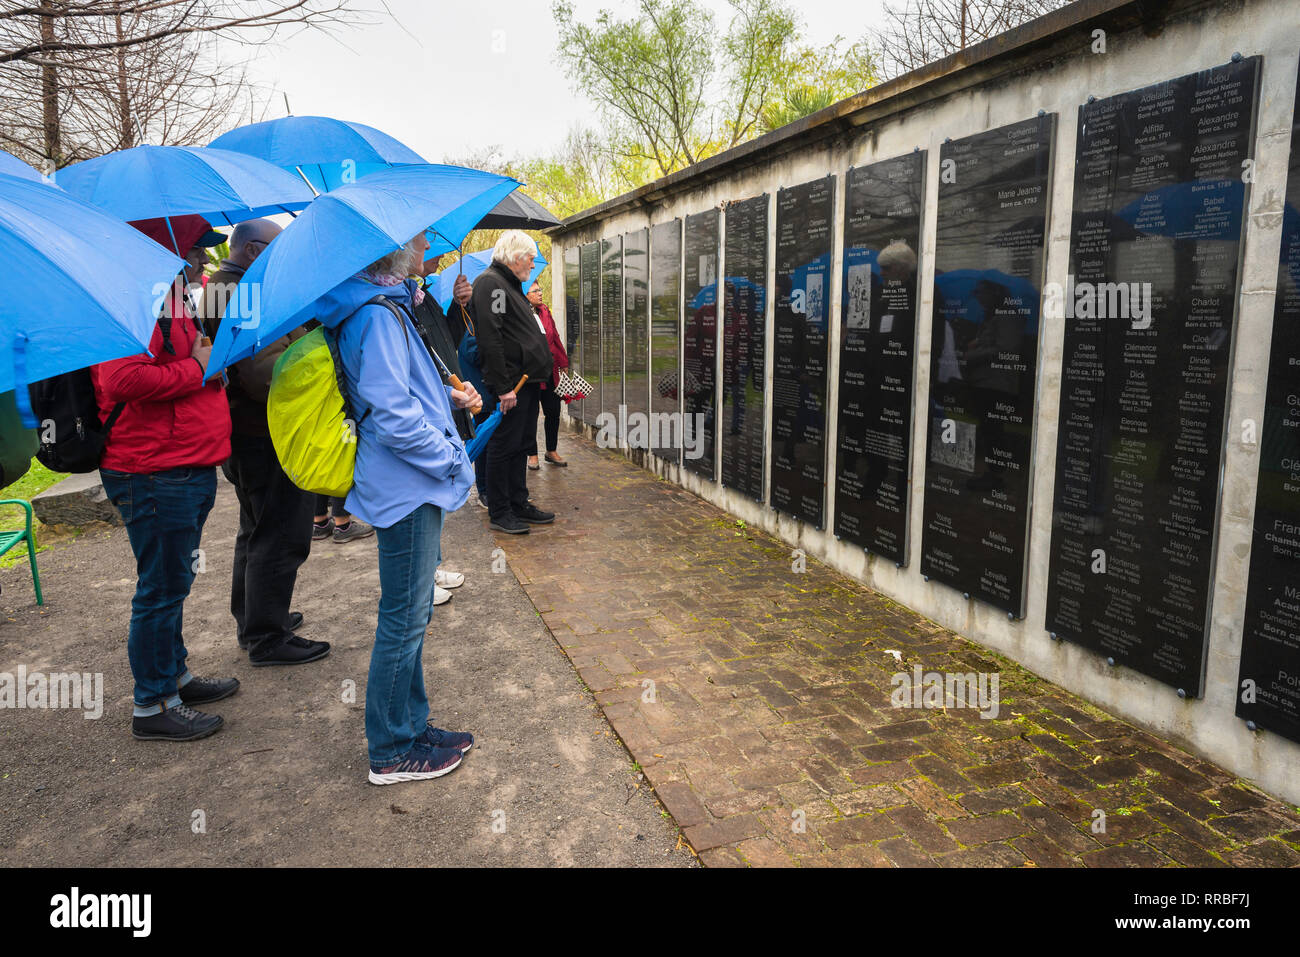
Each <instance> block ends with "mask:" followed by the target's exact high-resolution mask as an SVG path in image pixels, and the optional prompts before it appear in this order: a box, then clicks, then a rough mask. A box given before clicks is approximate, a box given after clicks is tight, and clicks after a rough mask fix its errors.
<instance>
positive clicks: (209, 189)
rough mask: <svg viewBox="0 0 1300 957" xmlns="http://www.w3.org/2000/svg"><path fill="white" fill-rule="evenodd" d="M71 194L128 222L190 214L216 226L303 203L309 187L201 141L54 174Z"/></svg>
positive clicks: (136, 151) (114, 156)
mask: <svg viewBox="0 0 1300 957" xmlns="http://www.w3.org/2000/svg"><path fill="white" fill-rule="evenodd" d="M59 185H60V186H61V187H63V189H64V190H66V191H67V192H68V193H70V194H71V195H73V196H75V197H77V198H78V199H80V200H83V201H85V202H87V203H91V204H92V205H95V206H99V207H100V208H102V209H105V210H107V211H108V212H110V213H112V214H113V215H115V216H117V217H119V218H121V219H125V220H138V219H157V218H160V217H166V216H183V215H185V214H188V213H193V214H196V215H199V216H202V217H203V218H204V219H206V220H207V221H208V222H210V223H212V224H214V225H226V226H233V225H234V224H235V223H239V222H243V221H244V220H246V219H257V218H259V217H261V216H270V215H272V214H274V213H287V212H292V211H294V210H299V209H302V208H304V207H305V206H306V205H307V204H308V203H310V202H311V201H312V198H313V196H312V191H311V190H310V189H308V188H307V185H306V184H305V183H303V182H302V180H300V179H298V177H296V176H294V175H293V174H292V173H286V172H285V171H284V170H282V169H278V168H277V167H275V166H272V165H271V164H270V163H267V162H264V161H262V160H259V159H257V158H256V157H252V156H246V155H244V154H243V153H232V152H230V151H228V150H214V149H208V148H207V147H204V146H136V147H133V148H131V149H129V150H119V151H118V152H116V153H109V154H108V155H107V156H98V157H96V158H95V159H90V160H85V161H84V162H81V163H74V164H73V165H71V166H69V167H67V168H66V169H62V170H60V171H59Z"/></svg>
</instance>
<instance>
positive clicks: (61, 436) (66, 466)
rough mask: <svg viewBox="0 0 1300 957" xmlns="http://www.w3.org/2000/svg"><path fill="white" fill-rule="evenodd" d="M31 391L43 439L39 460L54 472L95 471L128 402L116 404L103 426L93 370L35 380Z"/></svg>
mask: <svg viewBox="0 0 1300 957" xmlns="http://www.w3.org/2000/svg"><path fill="white" fill-rule="evenodd" d="M28 390H29V392H30V394H31V399H32V412H33V413H35V415H36V421H37V426H36V432H37V435H39V436H40V440H41V447H40V448H39V449H37V451H36V459H37V461H38V462H40V463H41V464H42V465H44V466H45V467H46V468H47V469H49V470H50V471H52V472H93V471H95V469H97V468H99V460H100V457H101V456H102V455H103V454H104V446H105V445H107V444H108V433H109V431H110V430H111V429H112V428H113V423H115V422H116V421H117V418H118V416H120V415H121V414H122V410H123V409H124V408H126V403H124V402H119V403H118V404H117V405H116V406H114V407H113V411H112V412H111V413H110V414H109V416H108V420H107V421H106V422H104V423H103V424H102V425H101V424H100V416H99V413H100V409H99V403H98V402H97V401H96V399H95V386H94V383H93V382H91V379H90V370H89V369H76V370H74V371H72V372H65V373H63V374H62V375H56V376H53V377H52V378H49V379H42V380H41V381H40V382H33V383H32V384H31V385H30V386H28Z"/></svg>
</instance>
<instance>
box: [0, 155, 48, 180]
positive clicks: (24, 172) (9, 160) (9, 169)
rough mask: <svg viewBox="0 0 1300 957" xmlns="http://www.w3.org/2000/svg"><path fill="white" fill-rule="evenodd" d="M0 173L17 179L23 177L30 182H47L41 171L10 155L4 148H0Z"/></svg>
mask: <svg viewBox="0 0 1300 957" xmlns="http://www.w3.org/2000/svg"><path fill="white" fill-rule="evenodd" d="M0 174H3V175H5V176H13V177H16V178H17V179H25V180H28V181H30V182H40V183H44V182H48V181H47V180H46V179H45V177H44V176H42V175H41V171H40V170H38V169H36V168H35V167H33V166H28V165H27V164H26V163H24V162H23V161H22V160H20V159H19V158H18V157H17V156H12V155H10V154H9V153H6V152H5V151H4V150H0Z"/></svg>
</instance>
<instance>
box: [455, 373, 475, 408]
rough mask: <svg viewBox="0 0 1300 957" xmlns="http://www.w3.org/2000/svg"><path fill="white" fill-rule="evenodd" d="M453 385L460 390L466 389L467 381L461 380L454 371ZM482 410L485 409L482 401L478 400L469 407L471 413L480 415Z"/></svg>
mask: <svg viewBox="0 0 1300 957" xmlns="http://www.w3.org/2000/svg"><path fill="white" fill-rule="evenodd" d="M451 387H452V388H453V389H456V390H457V391H459V392H464V391H465V383H463V382H461V381H460V377H459V376H457V375H456V374H455V373H454V372H453V373H452V374H451ZM482 411H483V403H482V402H476V403H475V404H474V405H472V406H470V408H469V414H470V415H478V414H479V413H480V412H482Z"/></svg>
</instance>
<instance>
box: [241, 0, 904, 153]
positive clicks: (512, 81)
mask: <svg viewBox="0 0 1300 957" xmlns="http://www.w3.org/2000/svg"><path fill="white" fill-rule="evenodd" d="M883 2H884V0H857V2H854V3H845V2H844V0H796V3H795V6H796V7H797V8H798V9H799V11H800V12H801V13H802V15H803V18H804V22H805V34H804V35H805V36H806V38H807V39H808V40H809V41H811V42H813V43H815V44H817V45H819V46H820V45H821V44H823V43H828V42H830V41H831V40H832V39H834V37H835V36H836V35H837V34H839V35H842V36H844V37H846V38H849V39H852V38H855V37H858V36H860V35H861V34H862V33H863V32H865V31H866V30H867V29H868V27H870V26H873V25H874V24H875V23H876V22H878V18H879V11H880V7H881V6H882V4H883ZM705 3H707V5H708V6H710V7H712V8H713V10H714V12H715V16H716V17H717V22H718V26H719V31H720V32H721V31H722V30H725V27H726V24H727V23H728V22H729V19H730V17H729V9H730V8H729V7H728V5H727V2H726V0H705ZM389 6H390V8H391V9H392V11H393V13H394V14H395V15H396V16H397V18H398V19H399V20H400V22H401V26H397V25H395V24H393V23H392V22H391V21H389V22H385V23H384V24H382V25H379V26H373V27H359V28H356V29H349V30H348V31H346V32H341V31H340V32H338V33H336V34H335V35H333V36H328V35H322V34H320V33H318V32H314V31H313V32H306V33H303V34H300V35H298V36H296V37H294V38H293V39H291V40H289V41H288V42H286V43H285V44H284V45H282V46H281V47H280V48H278V49H276V50H274V51H268V53H267V55H264V56H263V57H262V58H261V60H260V62H258V63H257V64H255V65H254V67H253V73H254V76H255V78H256V79H257V80H258V81H259V82H260V83H262V84H263V85H265V86H266V87H267V88H268V89H274V90H275V91H276V92H275V94H274V96H273V98H272V101H271V103H270V108H269V111H268V113H267V117H266V118H267V119H271V118H274V117H277V116H283V115H284V97H283V95H282V94H287V95H288V98H289V104H290V106H292V108H293V112H294V113H295V114H297V115H300V116H307V115H313V114H316V115H323V116H334V117H337V118H339V119H344V120H356V121H359V122H363V123H368V124H369V125H371V126H375V127H378V128H379V129H382V130H383V131H384V132H386V133H389V134H391V135H392V136H395V137H397V138H398V139H399V140H401V141H402V142H404V143H406V144H407V145H408V146H410V147H411V148H412V149H414V150H415V151H416V152H418V153H420V154H421V155H423V156H424V157H425V158H426V159H428V160H430V161H432V162H439V161H441V160H444V159H449V158H462V157H465V156H467V155H469V154H471V153H477V152H479V151H481V150H482V149H484V148H485V147H488V146H494V145H497V146H501V147H503V152H504V153H505V154H506V156H518V155H526V154H536V153H541V152H546V151H548V150H549V149H550V148H551V147H553V146H555V145H557V144H558V143H559V142H560V140H562V139H563V137H564V134H565V133H566V132H567V131H568V129H569V128H570V127H572V126H574V125H577V124H582V123H586V124H588V125H590V124H591V123H592V122H593V116H592V109H591V105H590V104H589V103H588V102H587V101H586V100H585V99H583V98H581V97H579V96H578V95H577V94H575V93H573V92H572V90H571V88H570V84H569V80H568V79H567V78H566V77H565V75H564V71H563V69H562V68H561V67H560V65H559V64H558V62H557V61H556V59H555V56H554V51H555V43H556V29H555V22H554V19H553V18H552V16H551V4H550V3H548V2H546V0H472V2H468V3H467V2H463V0H459V2H444V0H389ZM575 7H576V8H577V11H578V14H579V16H580V17H581V19H583V20H584V21H585V22H590V21H591V20H592V19H593V18H594V17H595V15H596V13H597V11H598V10H600V9H602V8H609V9H614V10H617V11H630V10H631V9H632V8H633V4H632V3H631V2H629V0H603V2H602V0H576V2H575ZM498 51H499V52H498ZM434 104H442V105H434Z"/></svg>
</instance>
